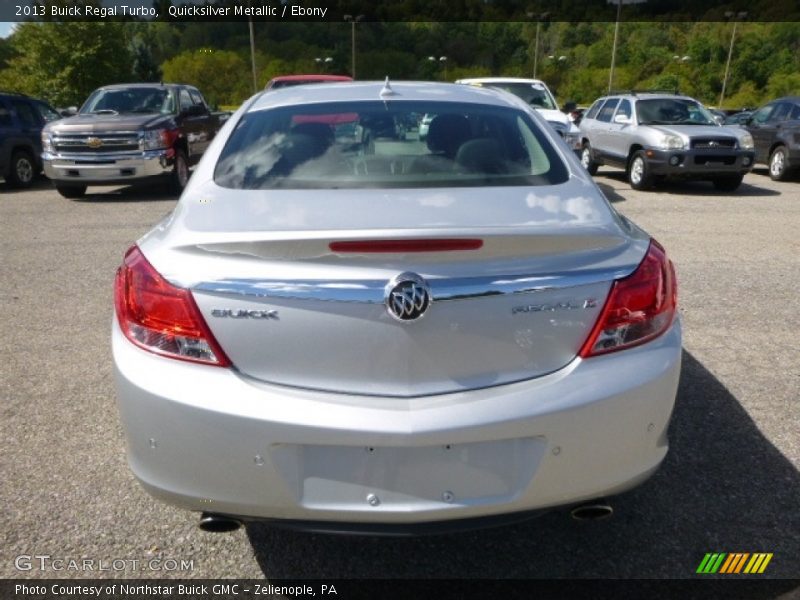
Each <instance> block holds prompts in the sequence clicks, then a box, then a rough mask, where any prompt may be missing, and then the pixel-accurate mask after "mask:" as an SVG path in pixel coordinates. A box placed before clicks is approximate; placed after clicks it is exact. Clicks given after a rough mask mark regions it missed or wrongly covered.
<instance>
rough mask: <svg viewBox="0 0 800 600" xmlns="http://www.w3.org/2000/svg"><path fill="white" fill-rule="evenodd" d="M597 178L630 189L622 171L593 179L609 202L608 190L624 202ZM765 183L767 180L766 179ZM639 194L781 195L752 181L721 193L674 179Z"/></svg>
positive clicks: (705, 185)
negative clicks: (619, 183)
mask: <svg viewBox="0 0 800 600" xmlns="http://www.w3.org/2000/svg"><path fill="white" fill-rule="evenodd" d="M597 177H603V178H608V179H613V180H615V181H619V182H621V183H623V184H625V185H626V186H628V189H630V186H629V184H628V179H627V177H626V175H625V173H624V172H623V171H603V172H602V173H598V175H597V176H596V177H595V183H597V185H598V186H600V189H602V190H603V193H604V194H606V197H607V198H608V199H609V200H610V201H611V202H616V200H614V199H612V198H611V196H609V190H610V191H611V193H612V194H614V195H616V196H618V197H619V198H620V199H621V200H625V198H623V197H621V196H619V194H618V193H617V192H616V189H618V188H616V186H612V185H609V184H607V183H603V182H602V180H601V179H598V178H597ZM757 181H758V179H756V182H757ZM767 181H769V179H768V178H767ZM640 193H645V194H647V193H650V194H669V195H672V194H679V195H681V196H687V195H688V196H725V197H730V198H737V197H747V196H780V195H781V193H780V192H778V191H776V190H771V189H769V188H765V187H761V186H760V185H758V183H755V184H754V183H752V180H746V181H745V182H743V183H742V185H741V186H739V187H738V188H737V189H736V190H734V191H733V192H723V191H720V190H718V189H716V188H715V187H714V186H713V184H712V183H711V182H710V181H683V180H680V179H676V180H674V181H670V180H667V181H662V182H659V183H658V184H656V185H655V186H653V187H651V188H650V189H649V190H647V191H646V192H640Z"/></svg>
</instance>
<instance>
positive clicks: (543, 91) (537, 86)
mask: <svg viewBox="0 0 800 600" xmlns="http://www.w3.org/2000/svg"><path fill="white" fill-rule="evenodd" d="M456 83H463V84H466V85H474V86H477V87H493V88H498V89H501V90H503V91H506V92H510V93H512V94H514V95H515V96H519V97H520V98H522V99H523V100H524V101H525V102H527V103H528V104H530V105H531V107H533V108H535V109H536V111H537V112H538V113H539V114H540V115H542V116H543V117H544V118H545V119H546V120H547V122H548V123H550V125H551V126H552V127H553V129H555V130H556V132H557V133H558V135H560V136H561V137H562V138H564V141H565V142H566V143H567V145H568V146H569V147H570V148H571V149H572V150H573V151H574V152H575V154H577V155H578V156H580V152H581V139H580V131H578V128H577V127H576V126H575V124H574V123H573V122H572V121H571V120H570V118H569V116H567V115H566V114H565V113H563V112H561V110H560V109H559V108H558V103H557V102H556V99H555V97H554V96H553V94H552V93H551V92H550V89H549V88H548V87H547V85H546V84H545V82H544V81H541V80H539V79H522V78H518V77H473V78H470V79H459V80H457V81H456Z"/></svg>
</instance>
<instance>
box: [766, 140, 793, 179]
mask: <svg viewBox="0 0 800 600" xmlns="http://www.w3.org/2000/svg"><path fill="white" fill-rule="evenodd" d="M788 177H789V155H788V154H787V152H786V147H785V146H778V147H776V148H775V149H774V150H773V151H772V152H771V153H770V155H769V178H770V179H772V180H773V181H784V180H786V179H787V178H788Z"/></svg>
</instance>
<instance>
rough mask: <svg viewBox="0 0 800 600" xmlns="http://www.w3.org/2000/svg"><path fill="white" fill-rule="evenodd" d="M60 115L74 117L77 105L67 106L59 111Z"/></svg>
mask: <svg viewBox="0 0 800 600" xmlns="http://www.w3.org/2000/svg"><path fill="white" fill-rule="evenodd" d="M59 114H61V116H62V117H74V116H75V115H77V114H78V107H77V106H69V107H67V108H65V109H63V110H61V111H59Z"/></svg>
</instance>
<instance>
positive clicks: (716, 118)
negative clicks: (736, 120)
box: [714, 115, 725, 125]
mask: <svg viewBox="0 0 800 600" xmlns="http://www.w3.org/2000/svg"><path fill="white" fill-rule="evenodd" d="M714 121H715V122H716V124H717V125H724V124H725V119H724V118H723V117H721V116H719V115H714Z"/></svg>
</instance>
